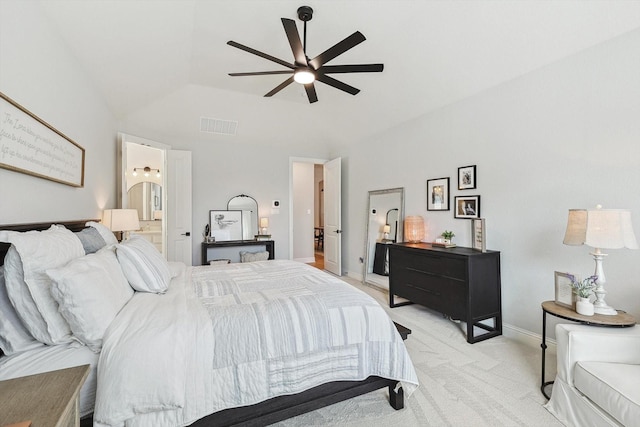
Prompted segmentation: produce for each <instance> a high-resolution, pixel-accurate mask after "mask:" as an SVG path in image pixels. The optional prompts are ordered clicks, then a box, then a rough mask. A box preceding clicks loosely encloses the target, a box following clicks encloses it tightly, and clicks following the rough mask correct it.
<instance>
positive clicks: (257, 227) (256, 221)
mask: <svg viewBox="0 0 640 427" xmlns="http://www.w3.org/2000/svg"><path fill="white" fill-rule="evenodd" d="M239 197H246V198H248V199H251V200H253V203H255V205H256V215H255V218H251V222H252V223H253V224H252V226H253V227H252V228H254V229H255V234H253V235H251V236H249V238H247V239H245V238H244V236H245V228H244V218H243V224H242V237H243V239H242V240H255V235H256V234H260V215H259V214H258V202H257V201H256V199H254V198H253V197H251V196H248V195H246V194H238V195H237V196H233V197H232V198H230V199H229V201H228V202H227V210H242V209H237V208H235V209H231V208H230V207H229V204H230V203H231V201H232V200H233V199H237V198H239Z"/></svg>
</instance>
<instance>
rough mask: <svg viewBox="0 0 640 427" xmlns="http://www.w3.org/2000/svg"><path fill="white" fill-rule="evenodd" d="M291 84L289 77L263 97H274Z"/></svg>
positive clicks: (291, 80)
mask: <svg viewBox="0 0 640 427" xmlns="http://www.w3.org/2000/svg"><path fill="white" fill-rule="evenodd" d="M291 83H293V76H291V77H289V78H288V79H287V80H285V81H283V82H282V83H280V84H279V85H278V86H276V87H275V88H273V90H272V91H271V92H269V93H267V94H266V95H265V97H269V96H273V95H275V94H276V93H278V92H280V91H281V90H282V89H284V88H285V87H287V86H289V85H290V84H291Z"/></svg>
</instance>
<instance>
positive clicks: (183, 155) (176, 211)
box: [165, 150, 193, 265]
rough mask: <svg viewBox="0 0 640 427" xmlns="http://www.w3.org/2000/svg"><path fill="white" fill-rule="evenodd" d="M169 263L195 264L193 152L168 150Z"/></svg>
mask: <svg viewBox="0 0 640 427" xmlns="http://www.w3.org/2000/svg"><path fill="white" fill-rule="evenodd" d="M167 166H168V167H167V190H168V191H167V205H166V206H167V208H166V210H165V213H166V216H165V218H166V224H167V234H166V235H167V260H168V261H181V262H184V263H185V264H186V265H192V264H193V262H192V260H193V256H192V252H193V248H192V243H191V231H192V230H191V151H180V150H167Z"/></svg>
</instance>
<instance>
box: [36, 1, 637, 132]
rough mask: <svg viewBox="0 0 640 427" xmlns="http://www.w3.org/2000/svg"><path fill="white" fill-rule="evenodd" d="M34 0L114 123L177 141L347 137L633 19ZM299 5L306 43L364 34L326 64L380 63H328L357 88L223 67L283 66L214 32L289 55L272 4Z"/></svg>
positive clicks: (603, 12) (370, 6)
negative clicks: (213, 122) (223, 125)
mask: <svg viewBox="0 0 640 427" xmlns="http://www.w3.org/2000/svg"><path fill="white" fill-rule="evenodd" d="M42 5H43V8H44V9H45V12H46V14H47V15H48V16H49V18H50V19H51V20H52V22H53V23H54V25H55V27H56V28H57V29H58V30H59V32H60V35H61V36H62V38H63V39H64V40H65V42H66V43H67V44H68V45H69V47H70V49H71V51H72V52H73V54H74V55H75V56H76V57H77V59H78V61H79V62H80V64H81V66H82V67H84V68H85V69H86V71H87V73H88V74H89V76H90V78H92V79H93V80H94V82H95V85H96V87H97V88H98V90H99V91H100V92H101V93H102V94H103V95H104V97H105V99H106V100H107V103H108V105H109V107H110V108H111V109H112V111H113V112H114V114H115V115H116V116H117V117H118V118H119V119H121V120H122V121H123V122H122V123H123V126H125V127H127V130H129V131H130V130H131V129H142V130H147V131H150V132H152V133H154V134H155V135H163V136H164V137H165V138H169V139H179V140H182V141H202V140H204V141H207V140H212V141H229V140H236V141H238V142H240V141H244V142H247V141H253V142H259V143H265V144H301V143H304V144H316V143H320V144H341V143H349V142H353V141H358V140H360V139H362V138H366V137H367V136H369V135H371V134H374V133H377V132H380V131H384V130H386V129H388V128H391V127H393V126H396V125H398V124H401V123H402V122H404V121H407V120H409V119H411V118H414V117H417V116H420V115H422V114H425V113H428V112H430V111H433V110H436V109H439V108H442V107H443V106H446V105H449V104H451V103H454V102H456V101H458V100H461V99H463V98H466V97H469V96H472V95H474V94H477V93H479V92H481V91H483V90H486V89H488V88H491V87H493V86H496V85H499V84H501V83H503V82H506V81H509V80H512V79H514V78H517V77H518V76H521V75H523V74H526V73H529V72H531V71H533V70H536V69H539V68H540V67H543V66H545V65H547V64H550V63H553V62H555V61H558V60H560V59H562V58H564V57H567V56H569V55H572V54H574V53H576V52H579V51H581V50H583V49H586V48H588V47H590V46H593V45H595V44H598V43H601V42H603V41H605V40H608V39H611V38H613V37H616V36H618V35H621V34H623V33H626V32H628V31H632V30H635V29H638V28H640V1H633V0H605V1H597V0H592V1H584V0H580V1H564V0H554V1H548V0H535V1H526V0H523V1H516V0H510V1H509V0H504V1H498V0H492V1H487V0H478V1H471V0H469V1H462V0H460V1H451V0H438V1H398V0H388V1H372V0H367V1H345V0H342V1H338V0H322V1H320V0H296V1H291V0H269V1H266V0H255V1H248V0H244V1H240V0H165V1H163V0H156V1H150V0H129V1H119V0H85V1H77V0H56V1H43V2H42ZM302 5H308V6H311V7H312V8H313V9H314V16H313V19H312V20H311V21H310V22H309V23H308V25H307V54H308V56H310V57H314V56H315V55H317V54H318V53H320V52H322V51H324V50H325V49H327V48H328V47H330V46H332V45H333V44H335V43H337V42H338V41H340V40H342V39H343V38H345V37H347V36H348V35H350V34H351V33H353V32H354V31H356V30H359V31H360V32H362V33H363V34H364V35H365V36H366V37H367V40H366V41H365V42H364V43H362V44H360V45H358V46H356V47H355V48H353V49H351V50H349V51H348V52H346V53H345V54H343V55H341V56H339V57H337V58H336V59H334V60H333V61H331V62H330V64H336V65H339V64H353V63H376V62H381V63H384V66H385V69H384V72H382V73H371V74H343V75H334V77H336V78H338V79H340V80H343V81H344V82H346V83H348V84H350V85H353V86H355V87H357V88H359V89H361V92H360V93H359V94H358V95H356V96H352V95H349V94H346V93H344V92H341V91H339V90H336V89H334V88H331V87H329V86H326V85H324V84H322V83H316V89H317V92H318V98H319V102H317V103H315V104H309V103H308V101H307V98H306V95H305V92H304V90H303V88H302V87H301V86H299V85H297V84H292V85H290V86H289V87H287V88H285V89H284V90H282V91H281V92H279V93H278V94H276V95H275V96H274V97H272V98H264V97H263V95H264V94H265V93H267V92H268V91H270V90H271V89H272V88H274V87H275V86H277V85H278V84H279V83H280V82H282V81H283V80H284V79H285V78H286V76H277V75H276V76H259V77H230V76H228V74H227V73H229V72H241V71H264V70H277V69H282V68H283V67H281V66H279V65H277V64H274V63H271V62H269V61H267V60H264V59H262V58H259V57H257V56H254V55H251V54H249V53H246V52H243V51H240V50H238V49H235V48H233V47H230V46H228V45H226V42H227V41H229V40H234V41H236V42H239V43H242V44H245V45H248V46H250V47H253V48H255V49H257V50H260V51H263V52H265V53H268V54H271V55H273V56H276V57H278V58H281V59H283V60H286V61H288V62H293V58H292V54H291V50H290V48H289V45H288V42H287V39H286V36H285V33H284V30H283V28H282V24H281V22H280V18H281V17H286V18H291V19H296V20H297V16H296V10H297V8H298V7H299V6H302ZM297 22H298V23H299V24H300V25H299V26H298V28H299V31H300V33H301V34H302V23H301V22H300V21H298V20H297ZM201 116H205V117H212V118H218V119H225V120H235V121H238V123H239V124H238V134H237V136H235V137H230V136H220V135H211V134H203V133H201V132H199V119H200V117H201ZM141 136H146V135H141ZM149 136H151V135H149ZM165 142H168V143H171V141H166V140H165Z"/></svg>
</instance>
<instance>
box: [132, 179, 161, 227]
mask: <svg viewBox="0 0 640 427" xmlns="http://www.w3.org/2000/svg"><path fill="white" fill-rule="evenodd" d="M127 195H128V196H129V208H131V209H134V208H135V209H137V210H138V218H139V219H140V220H141V221H154V220H160V219H162V186H161V185H160V184H156V183H155V182H139V183H137V184H135V185H133V186H132V187H131V188H130V189H129V191H127Z"/></svg>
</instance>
